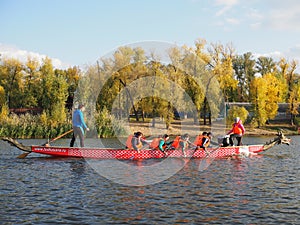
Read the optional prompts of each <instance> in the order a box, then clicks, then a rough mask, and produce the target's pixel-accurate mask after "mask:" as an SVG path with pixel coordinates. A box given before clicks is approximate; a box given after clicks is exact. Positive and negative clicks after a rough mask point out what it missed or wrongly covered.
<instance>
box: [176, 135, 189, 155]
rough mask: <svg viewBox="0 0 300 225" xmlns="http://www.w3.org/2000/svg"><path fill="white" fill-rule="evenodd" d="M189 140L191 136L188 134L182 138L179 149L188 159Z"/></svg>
mask: <svg viewBox="0 0 300 225" xmlns="http://www.w3.org/2000/svg"><path fill="white" fill-rule="evenodd" d="M189 139H190V136H189V135H188V134H184V135H183V136H182V138H180V140H179V148H180V149H181V151H182V154H183V156H184V157H186V154H185V150H186V149H187V148H188V146H189Z"/></svg>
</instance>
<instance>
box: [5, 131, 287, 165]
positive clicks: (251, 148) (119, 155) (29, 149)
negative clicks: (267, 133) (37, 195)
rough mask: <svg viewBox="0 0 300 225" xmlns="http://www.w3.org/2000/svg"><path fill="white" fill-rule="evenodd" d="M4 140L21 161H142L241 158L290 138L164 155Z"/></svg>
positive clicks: (147, 151)
mask: <svg viewBox="0 0 300 225" xmlns="http://www.w3.org/2000/svg"><path fill="white" fill-rule="evenodd" d="M1 139H2V140H3V141H6V142H8V143H10V144H11V145H13V146H15V147H17V148H19V149H20V150H22V151H24V152H25V153H23V154H22V156H21V157H19V158H25V157H26V156H27V155H28V154H29V153H39V154H44V155H49V156H54V157H79V158H94V159H119V160H133V159H134V160H139V159H159V158H166V157H172V158H206V157H214V158H229V157H234V156H239V155H246V156H248V155H251V154H252V155H256V154H262V153H263V152H265V151H267V150H268V149H271V148H272V147H273V146H275V145H277V144H287V145H289V144H290V141H291V139H290V138H287V137H285V135H284V134H283V133H282V132H281V131H279V132H278V133H277V136H276V137H275V138H274V139H272V140H271V141H269V142H267V143H265V144H258V145H243V146H228V147H222V146H217V147H215V148H207V149H206V151H204V150H203V149H195V148H191V149H187V150H185V151H184V152H182V151H181V150H176V149H175V150H168V151H166V152H165V153H163V152H161V151H160V150H158V149H143V150H140V151H139V152H138V151H136V150H133V149H125V148H89V147H84V148H80V147H61V146H49V145H41V146H36V145H32V146H25V145H23V144H21V143H19V142H18V141H16V140H14V139H12V138H9V137H3V138H1Z"/></svg>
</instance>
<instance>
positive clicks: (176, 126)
mask: <svg viewBox="0 0 300 225" xmlns="http://www.w3.org/2000/svg"><path fill="white" fill-rule="evenodd" d="M181 122H183V121H181ZM129 126H130V131H131V132H132V133H133V132H136V131H141V132H142V133H143V134H144V135H145V136H157V135H162V134H165V133H166V134H168V135H171V136H177V135H180V134H183V133H188V134H189V135H190V136H192V137H194V136H196V135H199V134H200V133H202V132H203V131H211V132H212V133H213V135H214V136H215V137H217V136H224V135H225V134H226V133H227V132H228V131H229V130H230V129H231V125H225V124H224V123H222V122H215V123H212V125H202V124H200V125H199V124H197V125H195V124H193V122H192V121H184V124H181V123H180V122H174V123H172V124H171V126H170V128H169V129H165V127H163V126H160V125H157V126H156V127H154V128H153V127H151V124H149V123H147V122H130V124H129ZM244 126H245V129H246V133H245V136H274V135H276V134H277V131H278V130H282V132H283V133H284V135H298V134H299V133H298V129H297V127H296V126H292V125H290V124H288V123H283V122H282V123H278V122H276V123H273V124H269V125H265V126H264V127H260V128H257V127H252V126H251V125H249V124H246V125H245V124H244Z"/></svg>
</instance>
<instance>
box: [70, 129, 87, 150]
mask: <svg viewBox="0 0 300 225" xmlns="http://www.w3.org/2000/svg"><path fill="white" fill-rule="evenodd" d="M73 130H74V131H73V136H72V139H71V142H70V147H73V146H74V143H75V141H76V137H77V136H79V140H80V147H84V135H83V132H82V130H81V128H80V127H73Z"/></svg>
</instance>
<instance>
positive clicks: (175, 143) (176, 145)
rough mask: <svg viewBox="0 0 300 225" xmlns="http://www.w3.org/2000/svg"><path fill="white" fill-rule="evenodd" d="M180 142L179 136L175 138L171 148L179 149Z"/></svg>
mask: <svg viewBox="0 0 300 225" xmlns="http://www.w3.org/2000/svg"><path fill="white" fill-rule="evenodd" d="M180 140H181V136H177V137H176V138H175V139H174V141H173V143H172V145H171V147H172V148H175V149H177V148H179V143H180Z"/></svg>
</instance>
